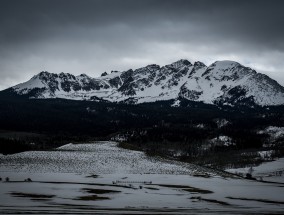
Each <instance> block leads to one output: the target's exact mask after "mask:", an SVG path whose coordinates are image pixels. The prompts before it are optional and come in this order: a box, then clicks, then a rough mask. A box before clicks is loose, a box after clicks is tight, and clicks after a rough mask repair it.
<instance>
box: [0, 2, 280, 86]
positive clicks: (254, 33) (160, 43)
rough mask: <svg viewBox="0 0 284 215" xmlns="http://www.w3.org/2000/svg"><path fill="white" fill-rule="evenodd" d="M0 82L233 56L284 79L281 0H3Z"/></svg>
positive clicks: (0, 35) (0, 13)
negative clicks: (62, 73) (44, 75)
mask: <svg viewBox="0 0 284 215" xmlns="http://www.w3.org/2000/svg"><path fill="white" fill-rule="evenodd" d="M0 4H1V5H0V75H1V79H0V89H4V88H6V87H9V86H12V85H13V84H17V83H19V82H23V81H26V80H27V79H29V78H30V77H31V76H33V75H35V74H36V73H38V72H40V71H41V70H47V71H49V72H55V73H58V72H70V73H73V74H81V73H86V74H88V75H90V76H94V77H95V76H99V75H100V74H101V73H102V72H104V71H109V70H126V69H129V68H137V67H140V66H145V65H147V64H151V63H157V64H160V65H164V64H168V63H171V62H173V61H176V60H178V59H180V58H187V59H189V60H191V61H197V60H199V61H203V62H204V63H206V64H210V63H212V62H214V61H216V60H235V61H238V62H240V63H242V64H244V65H245V66H250V67H252V68H254V69H256V70H258V71H259V72H262V73H265V74H267V75H269V76H271V77H272V78H274V79H276V80H277V81H279V83H280V84H282V85H283V84H284V71H283V68H284V61H283V59H284V39H283V38H284V23H283V22H284V21H283V20H284V13H283V11H282V10H283V8H284V1H281V0H279V1H277V0H271V1H261V0H247V1H245V0H243V1H230V0H224V1H219V0H171V1H169V0H143V1H142V0H141V1H138V0H119V1H118V0H81V1H79V0H77V1H75V0H25V1H23V0H0Z"/></svg>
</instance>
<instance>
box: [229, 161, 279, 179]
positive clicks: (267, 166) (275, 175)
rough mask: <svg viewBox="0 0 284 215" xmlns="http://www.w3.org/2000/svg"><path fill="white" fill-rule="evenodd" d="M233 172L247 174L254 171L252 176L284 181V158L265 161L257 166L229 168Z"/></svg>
mask: <svg viewBox="0 0 284 215" xmlns="http://www.w3.org/2000/svg"><path fill="white" fill-rule="evenodd" d="M227 171H228V172H231V173H242V174H246V173H248V172H249V171H250V172H252V173H251V174H252V176H253V177H256V178H260V177H261V178H262V179H263V180H265V181H275V182H281V183H284V158H280V159H278V160H275V161H271V162H265V163H262V164H261V165H259V166H256V167H246V168H237V169H227Z"/></svg>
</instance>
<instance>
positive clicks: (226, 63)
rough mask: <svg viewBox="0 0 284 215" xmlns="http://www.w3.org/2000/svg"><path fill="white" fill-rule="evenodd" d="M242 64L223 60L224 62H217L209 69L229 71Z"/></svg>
mask: <svg viewBox="0 0 284 215" xmlns="http://www.w3.org/2000/svg"><path fill="white" fill-rule="evenodd" d="M239 65H240V64H239V63H238V62H236V61H231V60H222V61H215V62H214V63H213V64H211V65H210V66H209V67H215V68H220V69H223V68H225V69H227V68H231V67H235V66H239Z"/></svg>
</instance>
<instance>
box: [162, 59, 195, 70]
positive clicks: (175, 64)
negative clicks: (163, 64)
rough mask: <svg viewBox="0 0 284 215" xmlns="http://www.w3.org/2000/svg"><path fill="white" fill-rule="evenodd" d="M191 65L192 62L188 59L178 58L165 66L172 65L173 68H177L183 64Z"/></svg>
mask: <svg viewBox="0 0 284 215" xmlns="http://www.w3.org/2000/svg"><path fill="white" fill-rule="evenodd" d="M191 65H192V64H191V63H190V62H189V61H188V60H186V59H180V60H178V61H176V62H173V63H172V64H170V65H167V66H171V67H173V68H175V69H178V68H180V67H183V66H191Z"/></svg>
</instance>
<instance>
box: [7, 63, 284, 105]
mask: <svg viewBox="0 0 284 215" xmlns="http://www.w3.org/2000/svg"><path fill="white" fill-rule="evenodd" d="M10 90H12V91H13V92H14V93H16V94H18V95H27V96H28V97H29V98H65V99H75V100H94V99H95V100H97V99H98V98H99V99H104V100H107V101H110V102H119V101H129V99H130V100H132V102H136V103H143V102H154V101H158V100H170V99H175V100H178V99H187V100H192V101H201V102H204V103H208V104H227V105H236V104H249V105H250V104H257V105H281V104H284V88H283V87H282V86H281V85H279V84H278V83H277V82H276V81H275V80H272V79H271V78H269V77H268V76H266V75H263V74H260V73H257V72H256V71H255V70H253V69H251V68H249V67H245V66H243V65H241V64H240V63H238V62H234V61H216V62H214V63H213V64H211V65H209V66H206V65H205V64H204V63H202V62H199V61H197V62H194V63H191V62H190V61H188V60H186V59H181V60H179V61H176V62H174V63H171V64H168V65H165V66H159V65H156V64H151V65H148V66H145V67H142V68H138V69H136V70H132V69H129V70H127V71H123V72H119V71H112V72H111V73H110V74H107V73H103V75H102V76H101V77H98V78H92V77H90V76H88V75H86V74H81V75H78V76H74V75H72V74H69V73H60V74H54V73H49V72H46V71H43V72H40V73H39V74H37V75H35V76H34V77H33V78H31V79H30V80H29V81H27V82H25V83H22V84H18V85H16V86H14V87H12V88H10Z"/></svg>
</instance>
